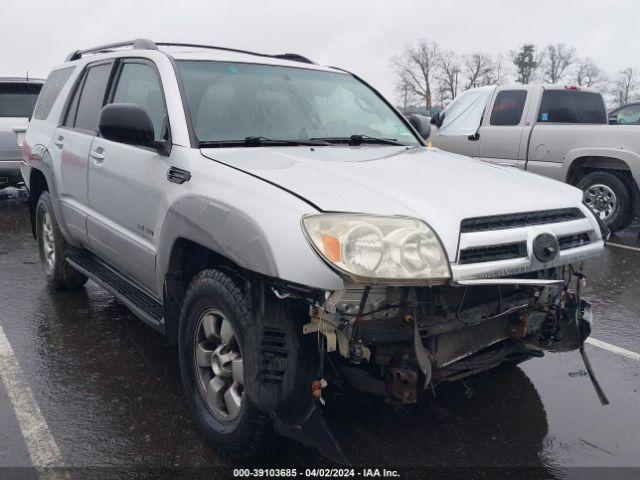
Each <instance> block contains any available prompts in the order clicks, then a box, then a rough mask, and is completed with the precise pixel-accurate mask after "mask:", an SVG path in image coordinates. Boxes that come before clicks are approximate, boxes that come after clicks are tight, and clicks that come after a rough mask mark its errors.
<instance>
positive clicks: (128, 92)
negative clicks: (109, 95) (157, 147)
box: [112, 63, 166, 140]
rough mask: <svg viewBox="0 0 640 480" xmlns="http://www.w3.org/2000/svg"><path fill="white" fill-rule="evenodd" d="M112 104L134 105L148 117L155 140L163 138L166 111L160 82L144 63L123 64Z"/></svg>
mask: <svg viewBox="0 0 640 480" xmlns="http://www.w3.org/2000/svg"><path fill="white" fill-rule="evenodd" d="M112 101H113V103H135V104H136V105H139V106H140V107H142V108H143V109H144V110H145V111H146V112H147V115H149V118H150V119H151V123H153V130H154V132H155V139H156V140H162V138H163V136H164V119H165V116H166V113H165V112H166V110H165V106H164V99H163V96H162V89H161V87H160V80H159V78H158V75H157V74H156V72H155V70H154V69H153V68H152V67H151V66H150V65H147V64H144V63H125V64H124V65H123V66H122V71H121V72H120V78H119V79H118V85H117V86H116V89H115V92H114V94H113V100H112Z"/></svg>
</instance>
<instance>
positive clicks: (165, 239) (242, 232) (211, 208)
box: [156, 195, 278, 292]
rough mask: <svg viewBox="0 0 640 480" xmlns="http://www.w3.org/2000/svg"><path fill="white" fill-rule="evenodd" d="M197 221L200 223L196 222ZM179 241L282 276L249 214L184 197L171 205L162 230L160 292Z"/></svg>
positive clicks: (199, 199) (159, 268)
mask: <svg viewBox="0 0 640 480" xmlns="http://www.w3.org/2000/svg"><path fill="white" fill-rule="evenodd" d="M193 218H197V219H199V220H200V223H195V222H194V221H193V220H191V219H193ZM178 239H185V240H189V241H192V242H194V243H197V244H199V245H201V246H203V247H205V248H208V249H209V250H211V251H213V252H215V253H217V254H218V255H221V256H223V257H225V258H227V259H229V260H230V261H232V262H234V263H235V264H236V265H238V266H239V267H241V268H244V269H246V270H249V271H252V272H256V273H260V274H263V275H266V276H269V277H278V269H277V265H276V261H275V259H274V255H273V252H272V250H271V247H270V245H269V242H268V240H267V238H266V235H265V234H264V232H263V231H262V229H261V228H260V226H259V225H258V224H257V223H256V222H255V221H254V220H253V219H252V218H250V217H249V216H248V215H246V214H244V213H242V212H240V211H238V210H237V209H235V208H233V206H231V205H227V204H224V203H221V202H218V201H215V200H212V199H209V198H203V197H200V196H195V195H187V196H184V197H181V198H180V199H179V200H177V201H176V202H175V203H173V204H172V205H171V207H170V208H169V210H168V211H167V213H166V215H165V219H164V222H163V224H162V228H161V231H160V242H159V245H158V254H157V257H156V272H157V275H156V277H157V289H158V290H157V291H159V292H161V291H162V288H163V282H164V276H165V274H166V273H167V272H168V270H169V262H170V260H171V254H172V252H173V247H174V245H175V243H176V241H177V240H178Z"/></svg>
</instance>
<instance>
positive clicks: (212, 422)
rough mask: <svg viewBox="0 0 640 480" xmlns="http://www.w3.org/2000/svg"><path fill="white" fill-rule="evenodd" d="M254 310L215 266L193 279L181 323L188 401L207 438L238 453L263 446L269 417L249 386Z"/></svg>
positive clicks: (246, 454)
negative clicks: (247, 355)
mask: <svg viewBox="0 0 640 480" xmlns="http://www.w3.org/2000/svg"><path fill="white" fill-rule="evenodd" d="M248 328H251V315H250V312H249V310H248V308H247V302H246V299H245V297H244V294H243V293H242V292H241V291H240V289H239V288H238V286H237V285H236V284H235V283H234V282H233V280H232V279H231V278H230V277H228V276H227V275H225V274H224V273H222V272H220V271H217V270H205V271H203V272H201V273H199V274H198V275H196V276H195V278H194V279H193V280H192V281H191V284H190V285H189V288H188V290H187V293H186V295H185V298H184V302H183V305H182V312H181V314H180V329H179V344H178V349H179V356H180V372H181V375H182V382H183V385H184V391H185V394H186V397H187V403H188V404H189V407H190V409H191V411H192V413H193V415H194V416H195V418H196V421H197V423H198V426H199V427H200V429H201V430H202V432H203V433H204V435H205V437H206V438H207V440H209V441H210V442H212V443H214V444H215V445H217V446H218V447H221V448H222V449H223V450H224V452H225V453H227V454H228V455H231V456H232V457H234V458H248V457H250V456H252V455H253V454H255V453H256V452H257V450H258V449H260V448H263V447H264V445H263V444H262V439H263V437H264V436H265V434H266V433H268V431H269V422H268V417H267V416H266V415H265V414H264V413H262V412H261V411H260V410H258V409H257V408H256V407H255V406H254V405H253V404H252V403H251V401H250V400H249V398H248V396H247V394H246V392H245V374H244V355H243V354H244V345H245V341H244V340H245V336H246V332H247V329H248Z"/></svg>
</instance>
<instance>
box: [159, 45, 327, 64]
mask: <svg viewBox="0 0 640 480" xmlns="http://www.w3.org/2000/svg"><path fill="white" fill-rule="evenodd" d="M156 45H157V46H158V47H189V48H204V49H208V50H221V51H225V52H234V53H244V54H247V55H255V56H258V57H265V58H279V59H281V60H290V61H292V62H302V63H309V64H312V65H315V62H314V61H312V60H310V59H308V58H307V57H303V56H302V55H299V54H297V53H281V54H277V55H270V54H268V53H258V52H252V51H250V50H240V49H237V48H229V47H218V46H215V45H201V44H195V43H174V42H157V43H156Z"/></svg>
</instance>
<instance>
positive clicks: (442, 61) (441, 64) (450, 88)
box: [437, 50, 460, 102]
mask: <svg viewBox="0 0 640 480" xmlns="http://www.w3.org/2000/svg"><path fill="white" fill-rule="evenodd" d="M459 76H460V58H459V57H458V56H457V55H456V54H455V52H452V51H451V50H445V51H443V52H441V53H440V55H439V56H438V62H437V78H438V81H439V82H440V84H439V87H440V88H439V92H440V100H441V101H442V102H444V101H445V100H453V99H454V98H456V96H457V95H458V81H459V80H458V78H459Z"/></svg>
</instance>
